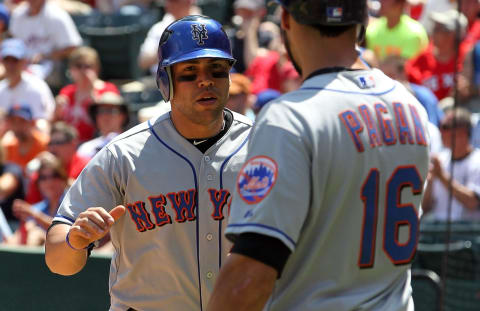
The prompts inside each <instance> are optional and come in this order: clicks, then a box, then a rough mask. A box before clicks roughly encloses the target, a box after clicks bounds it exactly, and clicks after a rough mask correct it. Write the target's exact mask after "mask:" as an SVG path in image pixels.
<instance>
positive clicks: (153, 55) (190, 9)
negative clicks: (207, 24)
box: [138, 0, 200, 75]
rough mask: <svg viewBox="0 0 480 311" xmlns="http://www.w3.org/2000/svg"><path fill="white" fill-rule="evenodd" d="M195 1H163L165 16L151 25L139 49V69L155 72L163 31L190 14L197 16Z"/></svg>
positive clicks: (197, 9)
mask: <svg viewBox="0 0 480 311" xmlns="http://www.w3.org/2000/svg"><path fill="white" fill-rule="evenodd" d="M194 3H195V0H165V15H164V16H163V19H162V20H161V21H159V22H158V23H156V24H155V25H153V26H152V27H151V28H150V30H149V31H148V34H147V37H146V38H145V41H144V42H143V44H142V46H141V47H140V53H139V55H138V65H139V66H140V68H142V69H144V70H147V69H150V71H151V73H152V74H153V75H156V72H157V63H158V56H157V51H158V43H159V42H160V38H161V36H162V33H163V31H164V30H165V28H167V26H168V25H170V24H171V23H173V22H174V21H175V20H177V19H179V18H182V17H185V16H187V15H190V14H199V13H200V9H199V8H198V7H195V6H194Z"/></svg>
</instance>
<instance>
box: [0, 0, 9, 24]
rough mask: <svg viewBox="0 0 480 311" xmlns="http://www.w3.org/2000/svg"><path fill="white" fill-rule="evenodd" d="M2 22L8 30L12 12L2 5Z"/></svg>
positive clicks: (0, 8) (0, 17) (0, 7)
mask: <svg viewBox="0 0 480 311" xmlns="http://www.w3.org/2000/svg"><path fill="white" fill-rule="evenodd" d="M0 21H3V23H4V24H5V28H7V29H8V24H9V23H10V12H8V9H7V7H6V6H5V5H4V4H3V3H0Z"/></svg>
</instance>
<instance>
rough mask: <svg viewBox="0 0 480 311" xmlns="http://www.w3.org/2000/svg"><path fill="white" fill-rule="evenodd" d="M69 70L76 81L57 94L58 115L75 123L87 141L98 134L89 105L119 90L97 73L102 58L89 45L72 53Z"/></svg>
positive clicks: (81, 137) (60, 118)
mask: <svg viewBox="0 0 480 311" xmlns="http://www.w3.org/2000/svg"><path fill="white" fill-rule="evenodd" d="M69 72H70V74H71V77H72V80H73V81H74V83H73V84H69V85H67V86H65V87H64V88H62V89H61V90H60V92H59V95H58V96H57V98H56V102H57V109H56V111H55V118H56V120H62V121H65V122H67V123H68V124H70V125H73V126H74V127H75V128H76V129H77V131H78V134H79V139H80V141H86V140H89V139H92V138H93V137H94V134H95V124H94V122H93V120H91V118H90V116H89V114H88V107H89V106H90V105H91V104H92V102H93V101H94V99H95V98H97V97H99V96H100V95H102V94H103V93H106V92H114V93H117V94H120V92H119V91H118V88H117V87H116V86H115V85H114V84H112V83H110V82H106V81H103V80H101V79H100V78H99V77H98V75H99V72H100V61H99V58H98V54H97V52H96V51H95V50H94V49H92V48H90V47H80V48H78V49H77V50H75V51H74V52H73V53H72V55H71V57H70V58H69Z"/></svg>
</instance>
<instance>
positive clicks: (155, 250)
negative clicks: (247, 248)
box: [45, 16, 251, 311]
mask: <svg viewBox="0 0 480 311" xmlns="http://www.w3.org/2000/svg"><path fill="white" fill-rule="evenodd" d="M233 63H234V59H233V58H232V56H231V50H230V44H229V41H228V38H227V36H226V35H225V32H224V31H223V29H222V27H221V25H220V24H219V23H218V22H216V21H215V20H212V19H210V18H207V17H204V16H187V17H185V18H182V19H180V20H177V21H175V22H173V23H172V24H170V26H168V27H167V29H166V30H165V32H164V34H163V36H162V39H161V40H160V44H159V68H158V74H157V82H158V85H159V88H160V90H161V92H162V95H163V97H164V98H165V100H167V101H170V102H171V107H172V108H171V112H167V113H164V114H161V115H159V116H157V117H154V118H152V119H151V120H149V121H148V122H145V123H142V124H140V125H138V126H136V127H134V128H133V129H131V130H128V131H127V132H125V133H123V134H120V135H119V136H117V137H116V138H114V139H113V140H112V142H110V143H109V144H108V145H107V146H106V147H105V148H103V149H102V150H101V151H100V152H99V153H97V155H96V156H95V157H94V158H93V159H92V160H91V161H90V162H89V164H88V165H87V167H86V168H85V170H84V171H83V173H82V174H81V175H80V176H79V178H78V179H77V181H76V182H75V183H74V184H73V186H72V187H71V189H70V190H69V191H68V193H67V194H66V195H65V199H64V201H63V203H62V204H61V206H60V208H59V212H58V215H57V216H56V217H55V218H54V224H53V225H52V227H51V228H50V230H49V232H48V235H47V243H46V254H45V256H46V262H47V265H48V267H49V268H50V270H51V271H53V272H55V273H59V274H63V275H71V274H75V273H77V272H78V271H80V270H81V269H82V268H83V267H84V265H85V264H86V261H87V258H88V254H89V250H90V249H91V247H92V246H91V245H92V244H91V243H93V242H95V241H97V240H99V239H100V238H102V237H103V236H104V235H105V234H107V232H109V231H110V234H111V239H112V243H113V246H114V248H115V252H114V254H113V258H112V264H111V269H110V294H111V307H110V310H115V311H117V310H118V311H120V310H121V311H125V310H142V311H148V310H180V311H181V310H205V309H206V304H207V302H208V299H209V297H210V294H211V292H212V290H213V285H214V282H215V279H216V277H217V275H218V270H219V268H220V265H221V264H222V263H223V262H224V260H225V259H226V255H227V252H228V250H229V249H230V247H231V245H229V243H228V241H227V240H226V239H225V238H224V237H223V231H224V229H225V227H226V219H225V215H227V213H228V205H229V204H230V200H231V196H230V194H231V193H233V190H234V188H233V187H234V185H235V176H236V175H237V173H238V170H239V169H240V167H241V165H242V164H243V163H244V159H245V156H246V142H247V139H248V135H249V130H250V127H251V122H250V121H249V120H248V119H247V118H246V117H244V116H241V115H239V114H237V113H234V112H231V111H229V110H227V109H224V106H225V103H226V102H227V98H228V90H229V71H230V69H231V67H232V65H233Z"/></svg>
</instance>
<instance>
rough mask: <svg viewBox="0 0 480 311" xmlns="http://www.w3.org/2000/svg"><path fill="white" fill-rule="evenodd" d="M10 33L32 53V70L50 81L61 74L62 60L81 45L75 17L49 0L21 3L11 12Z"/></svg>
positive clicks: (32, 0) (31, 0)
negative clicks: (59, 71)
mask: <svg viewBox="0 0 480 311" xmlns="http://www.w3.org/2000/svg"><path fill="white" fill-rule="evenodd" d="M10 32H11V34H12V36H13V37H16V38H19V39H22V40H23V41H24V42H25V44H26V45H27V47H28V49H29V51H30V52H31V54H32V55H31V62H32V65H30V68H29V69H30V70H31V71H32V72H34V73H35V74H37V75H38V76H39V77H41V78H43V79H47V81H49V80H52V79H53V78H52V77H54V76H55V74H57V75H58V69H57V68H59V61H62V60H64V59H66V58H67V57H68V56H69V55H70V53H71V52H72V51H73V50H74V49H75V47H77V46H80V45H81V44H82V38H81V37H80V34H79V33H78V31H77V28H76V27H75V24H74V22H73V20H72V18H71V17H70V16H69V15H68V13H67V12H66V11H64V10H63V9H61V8H60V7H58V6H57V5H55V4H54V3H52V2H49V1H47V0H26V1H25V3H24V4H22V5H19V6H18V7H17V8H16V9H15V10H14V11H13V13H12V17H11V20H10ZM54 68H55V72H54V73H52V70H54ZM57 80H58V79H57ZM54 82H56V83H58V81H54Z"/></svg>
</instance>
